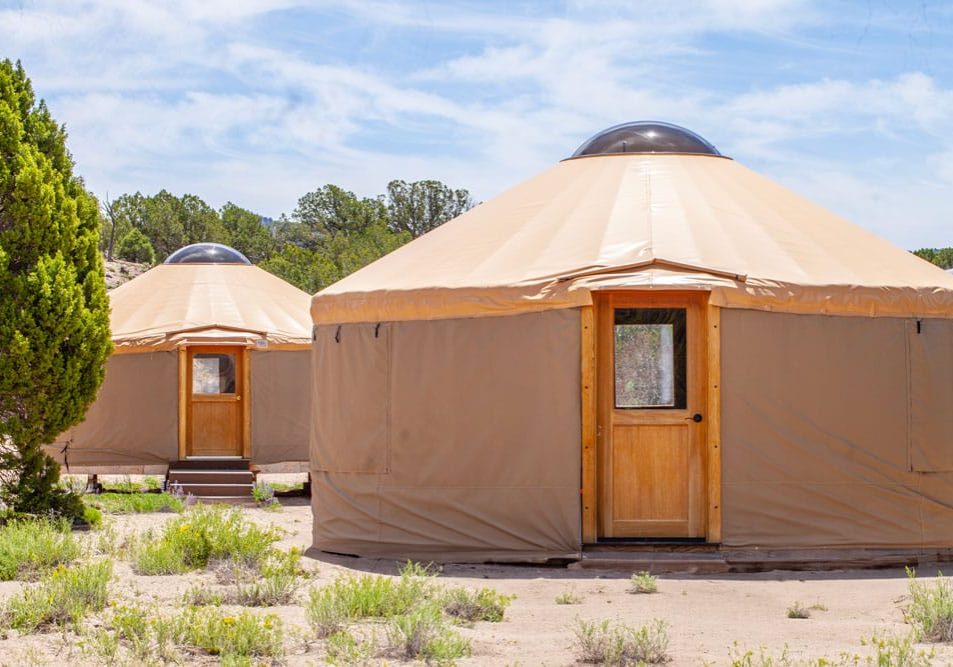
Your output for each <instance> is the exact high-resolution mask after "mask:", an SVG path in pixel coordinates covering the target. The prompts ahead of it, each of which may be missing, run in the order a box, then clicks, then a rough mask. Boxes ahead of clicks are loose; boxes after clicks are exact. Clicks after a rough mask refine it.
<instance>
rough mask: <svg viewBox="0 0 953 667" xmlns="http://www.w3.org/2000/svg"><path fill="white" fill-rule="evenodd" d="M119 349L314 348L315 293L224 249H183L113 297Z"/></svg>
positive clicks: (113, 324)
mask: <svg viewBox="0 0 953 667" xmlns="http://www.w3.org/2000/svg"><path fill="white" fill-rule="evenodd" d="M109 299H110V305H111V308H112V313H111V315H110V326H111V328H112V339H113V344H114V346H115V348H116V352H120V353H122V352H134V351H139V350H142V349H148V350H159V349H170V348H176V347H179V346H182V345H185V344H189V343H197V342H198V343H202V342H205V343H217V342H234V343H246V344H250V343H254V342H257V341H265V342H266V343H267V345H269V346H270V347H273V346H289V347H300V346H305V345H308V344H310V341H311V323H310V321H309V320H308V304H309V299H310V297H309V295H308V294H307V292H304V291H302V290H300V289H298V288H297V287H295V286H294V285H291V284H289V283H286V282H285V281H284V280H281V279H280V278H278V277H276V276H273V275H272V274H270V273H268V272H267V271H265V270H263V269H260V268H258V267H257V266H254V265H252V264H251V262H249V261H248V259H247V258H245V256H244V255H242V254H241V253H239V252H238V251H236V250H234V249H233V248H229V247H227V246H222V245H220V244H213V243H201V244H193V245H191V246H186V247H185V248H182V249H180V250H178V251H176V252H175V253H173V254H172V255H170V256H169V257H168V259H166V261H165V262H164V263H163V264H160V265H159V266H156V267H154V268H152V269H150V270H149V271H147V272H145V273H143V274H142V275H140V276H138V277H136V278H134V279H133V280H130V281H129V282H127V283H125V284H123V285H120V286H119V287H117V288H116V289H114V290H112V291H111V292H110V293H109Z"/></svg>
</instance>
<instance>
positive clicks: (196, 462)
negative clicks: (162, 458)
mask: <svg viewBox="0 0 953 667" xmlns="http://www.w3.org/2000/svg"><path fill="white" fill-rule="evenodd" d="M250 465H251V461H249V460H248V459H185V460H183V461H173V462H172V463H170V464H169V472H172V471H173V470H248V469H249V467H250Z"/></svg>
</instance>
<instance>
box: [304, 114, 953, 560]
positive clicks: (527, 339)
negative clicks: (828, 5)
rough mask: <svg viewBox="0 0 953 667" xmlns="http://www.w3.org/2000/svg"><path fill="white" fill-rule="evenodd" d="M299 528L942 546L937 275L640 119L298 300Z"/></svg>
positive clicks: (562, 541)
mask: <svg viewBox="0 0 953 667" xmlns="http://www.w3.org/2000/svg"><path fill="white" fill-rule="evenodd" d="M311 315H312V318H313V321H314V332H313V336H314V343H313V356H312V364H311V368H312V372H313V374H314V375H313V377H314V384H313V388H312V392H313V398H312V400H313V413H312V439H311V463H310V465H311V475H312V481H313V487H312V493H313V501H312V502H313V513H314V535H313V545H314V547H315V549H318V550H324V551H330V552H337V553H346V554H355V555H361V556H375V557H393V558H422V559H434V560H448V561H480V560H540V559H546V558H578V557H580V555H582V554H584V553H585V552H587V551H588V550H591V549H597V548H599V547H600V546H601V545H618V544H626V543H630V544H636V545H637V544H643V543H645V542H654V543H659V542H664V543H672V544H679V543H685V544H699V543H702V544H708V545H712V548H716V550H717V549H721V550H726V551H728V550H733V549H735V550H742V549H746V550H752V549H776V550H783V549H792V550H797V549H807V550H818V549H822V548H852V549H854V548H865V549H866V548H869V549H877V548H883V549H926V548H930V549H939V548H946V547H953V276H950V275H948V274H946V273H945V272H943V271H942V270H940V269H938V268H937V267H935V266H932V265H930V264H928V263H927V262H924V261H922V260H920V259H918V258H917V257H915V256H913V255H912V254H910V253H908V252H906V251H905V250H903V249H900V248H898V247H895V246H893V245H891V244H890V243H888V242H886V241H884V240H882V239H880V238H878V237H876V236H875V235H873V234H872V233H870V232H868V231H866V230H865V229H863V228H861V227H859V226H857V225H854V224H852V223H850V222H848V221H846V220H844V219H842V218H840V217H838V216H836V215H834V214H833V213H831V212H830V211H827V210H825V209H824V208H821V207H820V206H817V205H815V204H813V203H811V202H810V201H808V200H806V199H804V198H802V197H800V196H799V195H797V194H795V193H794V192H791V191H790V190H787V189H786V188H784V187H781V186H780V185H778V184H777V183H774V182H772V181H771V180H770V179H768V178H765V177H764V176H761V175H759V174H757V173H755V172H753V171H751V170H750V169H748V168H746V167H745V166H743V165H742V164H739V163H738V162H736V161H734V160H732V159H730V158H729V157H726V156H724V155H721V154H720V153H719V152H718V151H717V150H716V149H715V148H714V147H713V146H712V145H711V144H710V143H708V142H707V141H705V140H704V139H702V138H701V137H699V136H698V135H696V134H693V133H692V132H689V131H688V130H685V129H683V128H679V127H676V126H672V125H668V124H665V123H630V124H625V125H620V126H617V127H613V128H610V129H608V130H606V131H604V132H602V133H600V134H598V135H596V136H595V137H593V138H592V139H590V140H589V141H587V142H586V143H584V144H583V145H582V147H580V148H579V149H578V150H577V151H576V152H575V154H573V155H572V156H571V157H569V158H567V159H565V160H563V161H562V162H559V163H558V164H556V165H554V166H552V167H551V168H549V169H547V170H546V171H544V172H542V173H541V174H539V175H537V176H535V177H533V178H531V179H529V180H528V181H526V182H524V183H521V184H520V185H517V186H516V187H514V188H512V189H511V190H508V191H506V192H504V193H503V194H501V195H499V196H497V197H495V198H493V199H490V200H489V201H487V202H485V203H483V204H481V205H479V206H477V207H476V208H474V209H473V210H471V211H469V212H467V213H465V214H464V215H462V216H460V217H458V218H456V219H454V220H452V221H450V222H448V223H446V224H445V225H443V226H442V227H440V228H438V229H436V230H434V231H432V232H430V233H429V234H427V235H425V236H423V237H421V238H419V239H417V240H415V241H413V242H412V243H410V244H408V245H406V246H404V247H402V248H400V249H399V250H397V251H395V252H393V253H391V254H390V255H388V256H386V257H384V258H382V259H380V260H378V261H377V262H374V263H373V264H371V265H369V266H367V267H365V268H364V269H362V270H360V271H358V272H357V273H355V274H353V275H351V276H349V277H348V278H345V279H344V280H342V281H340V282H338V283H336V284H334V285H332V286H331V287H329V288H327V289H325V290H324V291H322V292H320V293H318V294H317V295H315V296H314V298H313V300H312V303H311Z"/></svg>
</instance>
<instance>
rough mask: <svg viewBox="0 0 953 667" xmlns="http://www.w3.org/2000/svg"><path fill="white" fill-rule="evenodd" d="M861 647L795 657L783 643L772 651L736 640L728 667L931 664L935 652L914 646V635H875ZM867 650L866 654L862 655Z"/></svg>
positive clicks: (926, 666)
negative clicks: (741, 644)
mask: <svg viewBox="0 0 953 667" xmlns="http://www.w3.org/2000/svg"><path fill="white" fill-rule="evenodd" d="M860 645H861V647H862V648H861V650H860V651H844V652H842V653H841V654H840V655H839V656H837V657H836V658H824V657H802V658H795V657H794V656H792V655H791V654H790V653H789V652H788V647H787V646H785V647H784V649H782V651H781V652H780V653H771V652H770V651H768V649H767V648H765V647H764V646H762V647H760V648H759V649H758V651H757V652H755V651H753V650H751V649H741V648H739V645H738V643H737V642H735V644H734V645H733V646H732V648H731V651H730V653H729V659H728V664H729V665H730V666H731V667H858V666H860V665H866V666H867V667H930V665H932V664H933V659H934V657H935V653H934V652H933V651H925V650H923V649H920V648H917V646H916V645H915V635H913V634H908V635H906V636H898V635H874V636H873V637H869V638H864V639H861V640H860ZM862 653H866V655H862Z"/></svg>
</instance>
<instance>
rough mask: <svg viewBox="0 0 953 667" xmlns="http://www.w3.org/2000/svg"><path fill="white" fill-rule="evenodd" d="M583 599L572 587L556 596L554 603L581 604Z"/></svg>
mask: <svg viewBox="0 0 953 667" xmlns="http://www.w3.org/2000/svg"><path fill="white" fill-rule="evenodd" d="M584 600H585V598H583V597H582V596H581V595H579V594H577V593H576V591H575V590H574V589H573V588H572V587H570V588H569V589H568V590H566V591H563V592H562V593H560V594H559V595H557V596H556V604H582V603H583V601H584Z"/></svg>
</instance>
